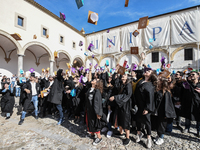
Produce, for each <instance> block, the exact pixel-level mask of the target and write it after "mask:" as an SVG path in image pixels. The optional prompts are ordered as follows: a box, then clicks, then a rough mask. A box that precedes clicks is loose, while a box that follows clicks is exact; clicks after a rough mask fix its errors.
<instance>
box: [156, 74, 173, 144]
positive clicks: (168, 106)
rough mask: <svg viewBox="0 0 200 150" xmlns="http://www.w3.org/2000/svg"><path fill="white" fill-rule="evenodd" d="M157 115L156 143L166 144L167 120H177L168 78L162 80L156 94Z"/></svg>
mask: <svg viewBox="0 0 200 150" xmlns="http://www.w3.org/2000/svg"><path fill="white" fill-rule="evenodd" d="M155 95H156V96H155V103H156V112H154V113H156V114H157V137H156V139H155V140H154V142H155V143H156V144H157V145H161V144H163V143H164V140H163V138H164V133H165V130H166V127H167V119H171V118H172V119H173V118H176V112H175V109H174V105H173V102H172V94H171V91H170V88H169V86H168V80H167V79H166V78H163V77H162V78H160V79H159V82H158V92H156V94H155Z"/></svg>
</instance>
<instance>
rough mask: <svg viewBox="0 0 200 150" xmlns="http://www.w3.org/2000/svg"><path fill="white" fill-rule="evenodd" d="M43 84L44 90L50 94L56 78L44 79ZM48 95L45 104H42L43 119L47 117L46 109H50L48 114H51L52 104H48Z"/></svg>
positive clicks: (44, 99)
mask: <svg viewBox="0 0 200 150" xmlns="http://www.w3.org/2000/svg"><path fill="white" fill-rule="evenodd" d="M41 83H42V84H43V86H44V90H46V91H47V92H49V91H50V90H51V86H52V85H53V83H54V78H53V77H52V76H49V77H48V78H47V77H46V78H42V79H41ZM48 95H49V94H47V95H44V97H43V102H42V109H41V113H42V117H45V116H46V109H47V108H48V113H49V114H51V104H50V102H48V101H47V100H48Z"/></svg>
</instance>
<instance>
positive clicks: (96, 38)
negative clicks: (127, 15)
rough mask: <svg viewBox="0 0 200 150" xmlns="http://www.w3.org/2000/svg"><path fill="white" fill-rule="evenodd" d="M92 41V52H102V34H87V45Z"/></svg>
mask: <svg viewBox="0 0 200 150" xmlns="http://www.w3.org/2000/svg"><path fill="white" fill-rule="evenodd" d="M90 43H92V44H93V45H94V47H95V49H94V52H95V53H98V54H101V53H102V44H103V43H102V34H92V35H89V36H87V47H88V46H89V45H90Z"/></svg>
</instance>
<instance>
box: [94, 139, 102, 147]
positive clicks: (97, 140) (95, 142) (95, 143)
mask: <svg viewBox="0 0 200 150" xmlns="http://www.w3.org/2000/svg"><path fill="white" fill-rule="evenodd" d="M101 141H102V138H101V139H99V138H96V139H95V141H94V142H93V145H98V144H99V143H100V142H101Z"/></svg>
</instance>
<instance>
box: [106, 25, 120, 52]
mask: <svg viewBox="0 0 200 150" xmlns="http://www.w3.org/2000/svg"><path fill="white" fill-rule="evenodd" d="M119 33H120V30H119V29H117V30H110V32H109V33H106V32H105V33H103V54H109V53H115V52H120V34H119Z"/></svg>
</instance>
